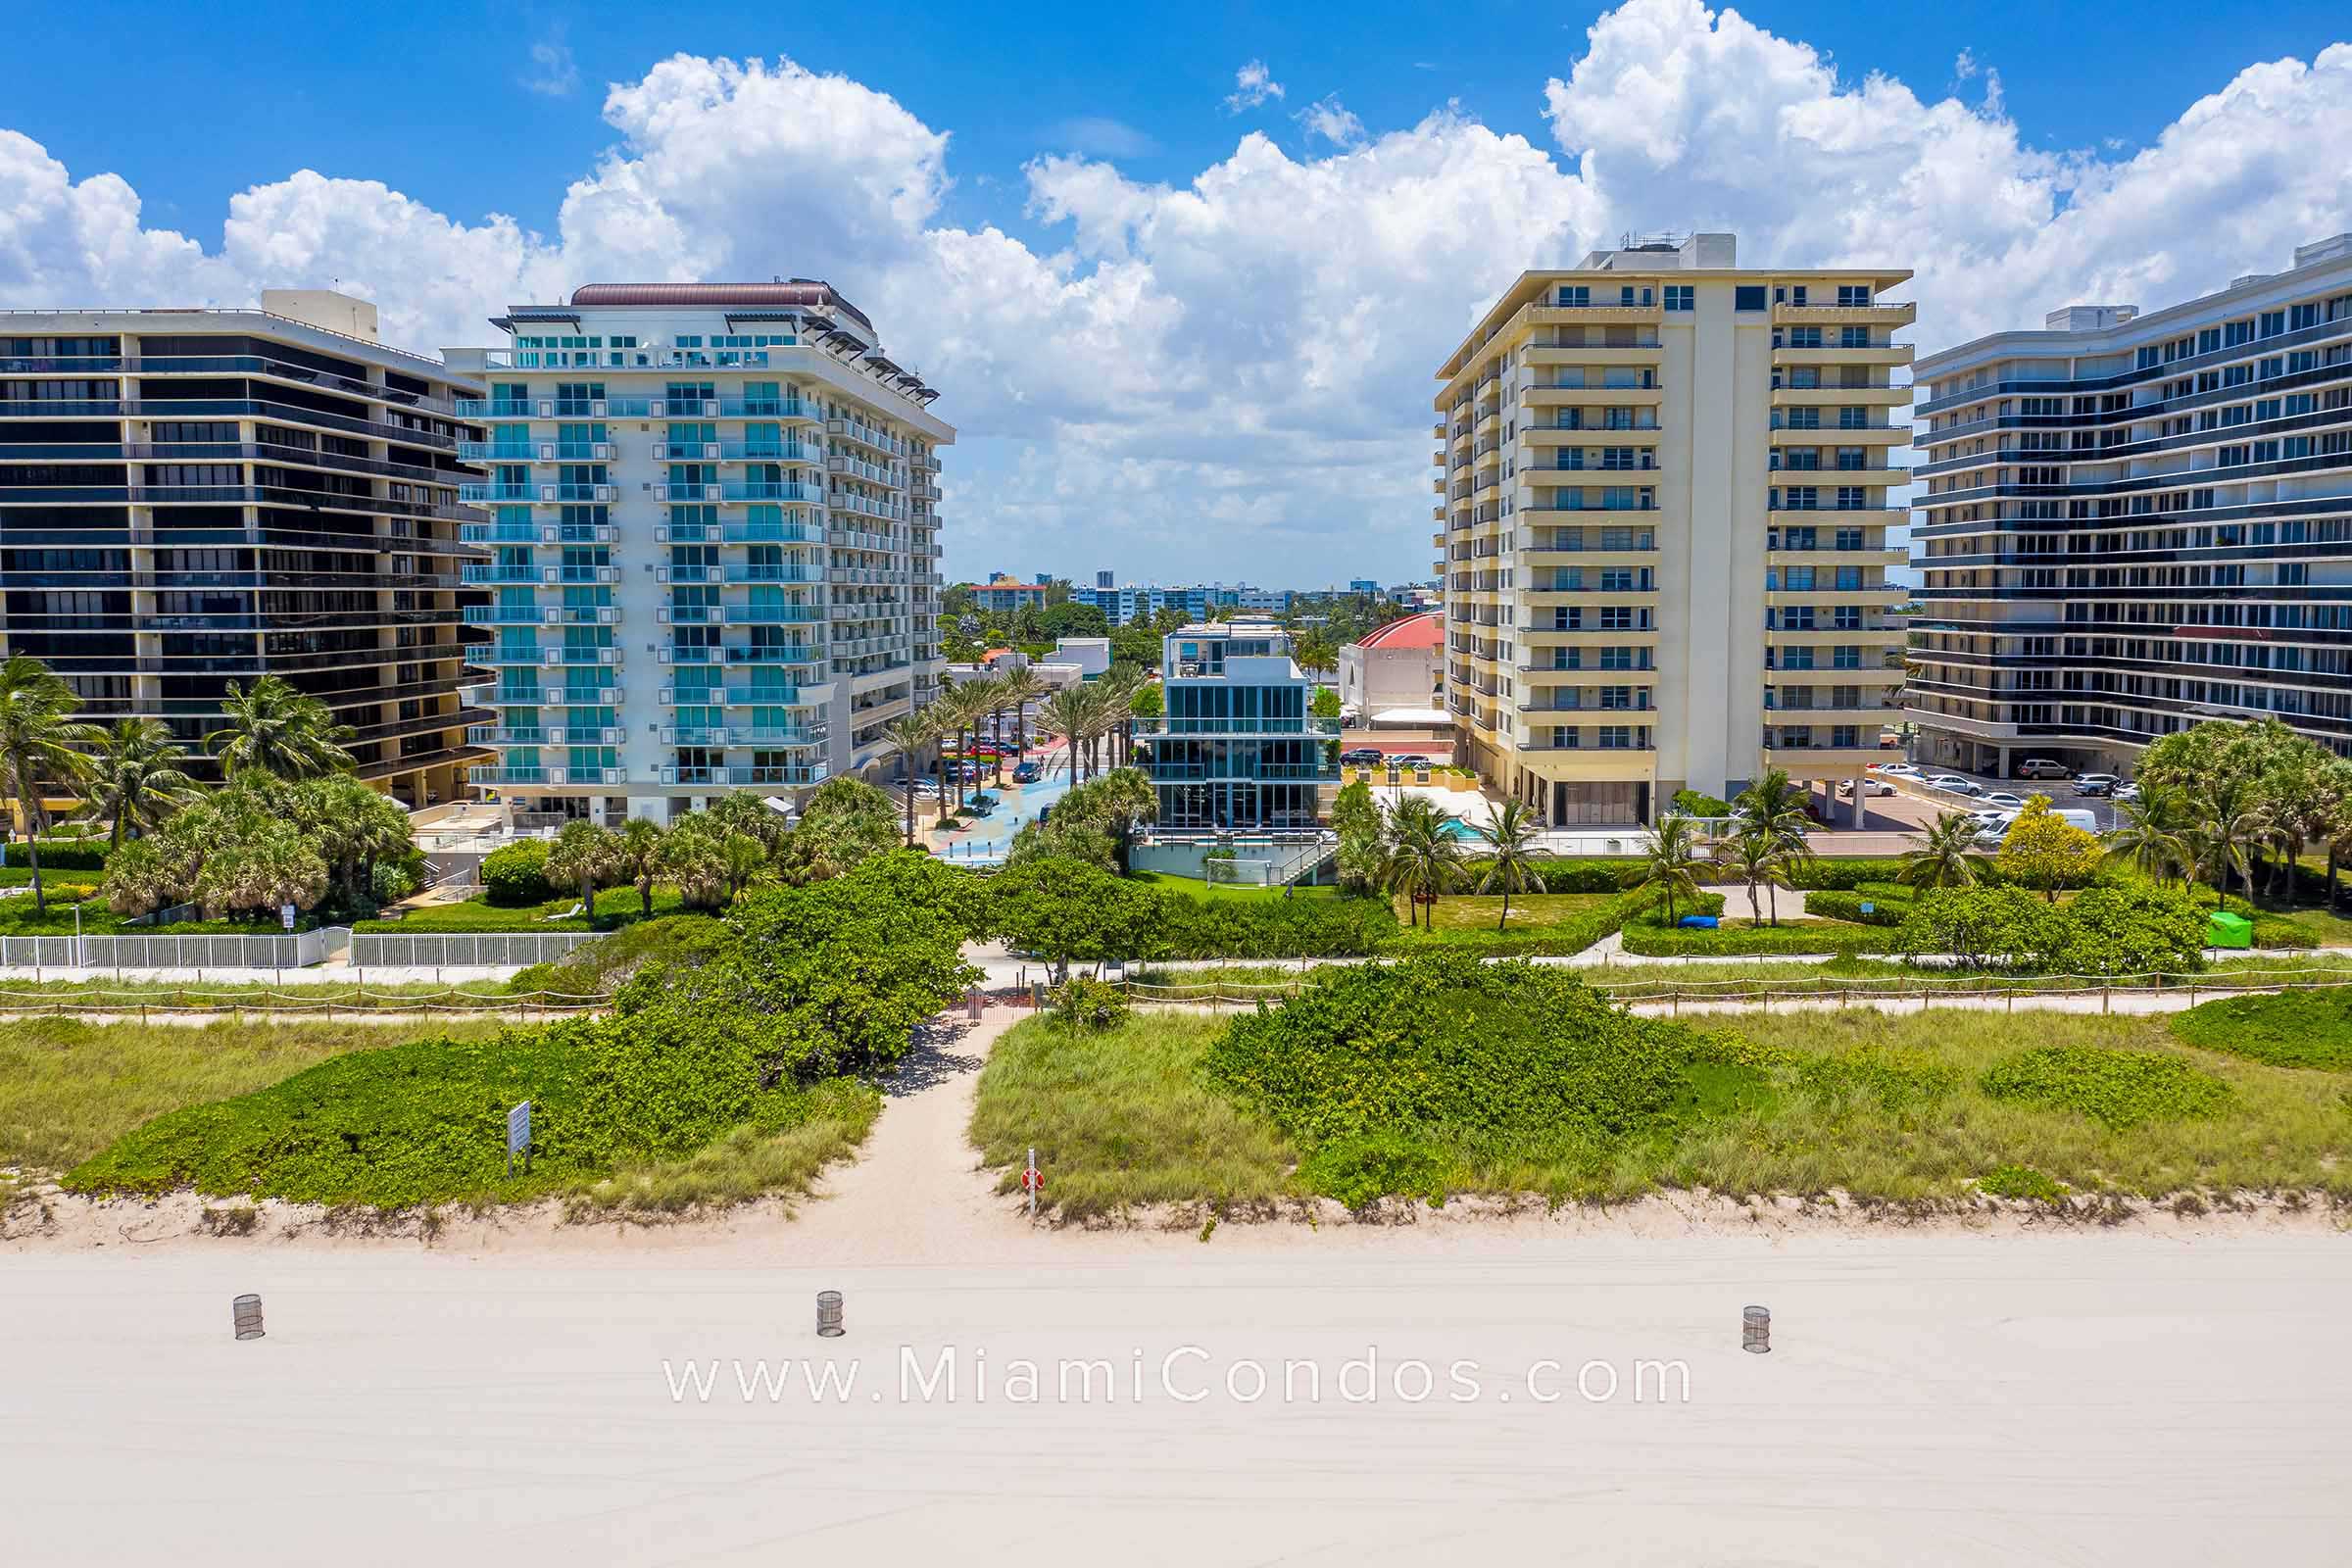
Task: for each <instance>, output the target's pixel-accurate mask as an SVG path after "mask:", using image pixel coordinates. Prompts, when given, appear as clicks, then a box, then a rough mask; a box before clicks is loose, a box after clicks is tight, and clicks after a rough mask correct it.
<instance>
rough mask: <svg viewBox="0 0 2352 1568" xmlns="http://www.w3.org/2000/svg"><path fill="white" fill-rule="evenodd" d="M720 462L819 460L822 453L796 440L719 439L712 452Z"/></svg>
mask: <svg viewBox="0 0 2352 1568" xmlns="http://www.w3.org/2000/svg"><path fill="white" fill-rule="evenodd" d="M713 456H715V457H716V458H717V460H718V461H719V462H721V463H808V464H814V463H818V462H821V461H822V460H823V458H824V453H823V452H821V451H819V450H818V449H817V448H815V447H805V446H803V445H801V444H800V443H799V442H798V441H721V442H719V443H718V450H717V451H716V453H714V454H713Z"/></svg>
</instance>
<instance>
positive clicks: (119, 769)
mask: <svg viewBox="0 0 2352 1568" xmlns="http://www.w3.org/2000/svg"><path fill="white" fill-rule="evenodd" d="M187 755H188V754H187V753H186V752H185V751H183V750H181V749H180V748H179V747H178V746H175V745H173V744H172V731H171V730H170V729H168V728H166V727H165V726H164V724H163V722H162V721H161V720H159V719H153V718H123V719H117V720H116V721H115V727H114V728H113V729H112V730H110V731H108V732H107V734H106V738H105V739H104V740H103V741H102V742H100V744H99V748H98V755H97V756H95V757H93V758H92V759H90V773H89V778H88V781H87V783H88V794H87V797H86V798H85V799H84V800H83V802H82V808H81V809H82V814H83V815H84V816H87V817H89V818H90V819H91V820H92V821H106V822H111V823H112V824H113V827H112V829H111V830H110V831H109V832H108V834H107V843H108V844H109V846H110V847H112V848H115V849H120V848H122V846H123V833H124V831H125V830H127V831H128V832H129V834H130V836H131V837H132V838H134V839H135V838H139V837H142V836H144V835H145V834H146V833H148V832H150V831H152V830H153V829H154V827H155V826H156V824H158V823H159V822H161V821H163V819H164V818H165V817H167V816H170V815H171V814H172V812H173V811H176V810H178V809H180V808H181V807H183V806H185V805H187V804H188V803H189V802H190V801H193V800H195V799H196V798H197V795H198V793H199V792H198V790H197V787H196V782H195V780H193V779H191V778H189V777H188V775H187V774H186V773H185V772H183V771H181V769H180V766H179V764H180V762H181V761H182V760H184V759H185V758H186V757H187Z"/></svg>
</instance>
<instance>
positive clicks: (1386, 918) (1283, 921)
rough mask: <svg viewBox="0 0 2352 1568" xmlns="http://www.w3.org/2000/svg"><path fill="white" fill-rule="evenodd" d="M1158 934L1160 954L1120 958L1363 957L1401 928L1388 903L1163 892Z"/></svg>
mask: <svg viewBox="0 0 2352 1568" xmlns="http://www.w3.org/2000/svg"><path fill="white" fill-rule="evenodd" d="M999 880H1002V878H1000V879H999ZM1158 933H1159V940H1160V948H1159V949H1158V950H1157V951H1154V952H1144V953H1130V954H1124V955H1115V956H1127V957H1170V958H1338V957H1361V956H1365V955H1368V954H1375V953H1382V952H1387V951H1391V950H1392V949H1393V948H1394V946H1395V944H1396V940H1397V938H1398V937H1400V936H1401V935H1402V927H1400V926H1399V925H1398V924H1397V912H1396V910H1394V909H1392V908H1391V907H1389V903H1388V901H1387V900H1386V899H1378V898H1369V899H1351V898H1339V899H1278V898H1264V899H1196V898H1193V897H1191V896H1190V895H1188V894H1183V893H1163V894H1160V895H1159V911H1158Z"/></svg>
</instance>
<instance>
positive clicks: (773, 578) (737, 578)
mask: <svg viewBox="0 0 2352 1568" xmlns="http://www.w3.org/2000/svg"><path fill="white" fill-rule="evenodd" d="M723 569H724V572H725V578H724V580H725V581H727V582H823V581H824V580H825V574H824V569H823V568H822V567H819V566H791V565H784V566H777V565H766V564H753V565H745V566H728V567H725V568H723Z"/></svg>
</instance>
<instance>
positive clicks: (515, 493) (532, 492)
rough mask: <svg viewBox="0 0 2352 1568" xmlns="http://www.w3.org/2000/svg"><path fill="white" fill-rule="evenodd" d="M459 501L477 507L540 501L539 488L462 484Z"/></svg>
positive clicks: (526, 485)
mask: <svg viewBox="0 0 2352 1568" xmlns="http://www.w3.org/2000/svg"><path fill="white" fill-rule="evenodd" d="M458 499H459V500H460V501H464V502H470V503H473V504H476V505H486V504H491V503H496V502H525V501H536V500H538V499H539V487H538V486H536V485H528V484H462V485H460V486H458Z"/></svg>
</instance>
